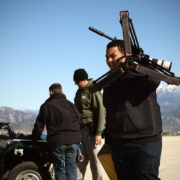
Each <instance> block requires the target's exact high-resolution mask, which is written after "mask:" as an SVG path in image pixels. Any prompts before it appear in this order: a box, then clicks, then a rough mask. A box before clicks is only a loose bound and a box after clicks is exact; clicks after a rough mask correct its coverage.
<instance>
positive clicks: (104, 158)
mask: <svg viewBox="0 0 180 180" xmlns="http://www.w3.org/2000/svg"><path fill="white" fill-rule="evenodd" d="M97 156H98V158H99V160H100V162H101V164H102V166H103V168H104V170H105V171H106V173H107V175H108V177H109V179H110V180H117V176H116V172H115V168H114V163H113V161H112V158H111V150H110V148H106V147H105V146H103V147H102V148H101V150H100V151H99V153H98V155H97Z"/></svg>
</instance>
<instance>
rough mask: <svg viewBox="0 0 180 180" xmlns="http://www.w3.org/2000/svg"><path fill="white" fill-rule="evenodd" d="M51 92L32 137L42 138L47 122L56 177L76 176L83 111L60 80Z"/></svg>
mask: <svg viewBox="0 0 180 180" xmlns="http://www.w3.org/2000/svg"><path fill="white" fill-rule="evenodd" d="M49 93H50V97H49V98H48V99H47V100H46V101H45V103H44V104H42V105H41V107H40V111H39V115H38V116H37V119H36V122H35V124H34V129H33V131H32V137H33V139H34V140H38V139H39V138H40V136H41V134H42V132H43V130H44V127H45V125H46V129H47V142H48V144H49V146H50V147H51V151H52V162H53V165H54V171H55V177H56V180H76V179H77V171H76V168H77V164H76V156H77V144H79V143H80V141H81V132H80V118H79V114H78V111H77V109H76V107H75V106H74V104H73V103H71V102H70V101H68V100H67V99H66V97H65V95H64V94H63V92H62V87H61V85H60V84H58V83H55V84H52V85H51V86H50V87H49Z"/></svg>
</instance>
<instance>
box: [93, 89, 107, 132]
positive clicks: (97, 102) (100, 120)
mask: <svg viewBox="0 0 180 180" xmlns="http://www.w3.org/2000/svg"><path fill="white" fill-rule="evenodd" d="M92 96H93V101H92V108H93V113H94V118H95V119H94V120H95V121H96V123H97V126H96V127H97V129H96V135H101V133H102V130H103V129H104V123H105V108H104V106H103V99H102V95H101V93H100V92H99V91H97V92H95V93H93V94H92Z"/></svg>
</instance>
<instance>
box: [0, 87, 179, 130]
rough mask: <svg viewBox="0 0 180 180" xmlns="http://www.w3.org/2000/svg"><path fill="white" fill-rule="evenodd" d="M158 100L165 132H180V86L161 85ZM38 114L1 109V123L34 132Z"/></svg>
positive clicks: (7, 108) (6, 108)
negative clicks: (7, 123) (8, 123)
mask: <svg viewBox="0 0 180 180" xmlns="http://www.w3.org/2000/svg"><path fill="white" fill-rule="evenodd" d="M157 99H158V103H159V105H160V106H161V113H162V120H163V122H162V123H163V131H164V132H178V131H179V132H180V86H172V85H167V84H161V85H160V86H159V88H158V89H157ZM37 114H38V111H32V110H22V111H19V110H14V109H12V108H9V107H0V121H2V122H10V124H12V125H13V127H14V130H15V131H20V132H32V128H33V125H34V122H35V120H36V117H37Z"/></svg>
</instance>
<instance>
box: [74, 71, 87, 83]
mask: <svg viewBox="0 0 180 180" xmlns="http://www.w3.org/2000/svg"><path fill="white" fill-rule="evenodd" d="M85 79H88V74H87V72H86V71H85V70H84V69H77V70H76V71H75V72H74V81H82V80H85Z"/></svg>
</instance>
